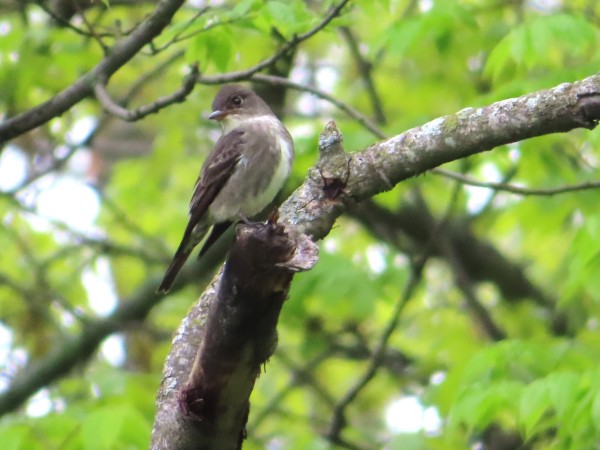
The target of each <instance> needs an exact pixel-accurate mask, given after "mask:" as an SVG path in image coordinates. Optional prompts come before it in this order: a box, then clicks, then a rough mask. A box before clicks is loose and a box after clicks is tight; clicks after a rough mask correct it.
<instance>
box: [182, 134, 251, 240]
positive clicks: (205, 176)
mask: <svg viewBox="0 0 600 450" xmlns="http://www.w3.org/2000/svg"><path fill="white" fill-rule="evenodd" d="M245 134H246V132H245V131H242V130H233V131H231V132H230V133H227V134H225V135H223V136H221V138H220V139H219V140H218V141H217V144H216V146H215V148H214V149H213V151H212V152H211V153H210V155H208V158H207V159H206V161H205V163H204V165H203V166H202V171H201V172H200V176H199V177H198V180H197V181H196V185H195V186H194V194H193V195H192V199H191V201H190V224H188V227H190V225H191V224H192V223H193V225H191V229H193V228H194V226H195V225H196V224H197V223H198V222H199V221H200V219H201V218H202V217H203V216H204V214H205V213H206V211H207V210H208V207H209V206H210V205H211V203H212V202H213V201H214V199H215V197H216V196H217V195H218V194H219V192H221V189H222V188H223V186H224V185H225V183H227V180H229V178H230V177H231V174H232V173H233V171H234V169H235V166H236V165H237V163H238V162H239V160H240V158H241V156H242V149H243V147H244V145H245V144H246V138H245V136H244V135H245ZM191 229H190V232H191Z"/></svg>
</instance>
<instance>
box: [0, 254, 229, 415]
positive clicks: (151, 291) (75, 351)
mask: <svg viewBox="0 0 600 450" xmlns="http://www.w3.org/2000/svg"><path fill="white" fill-rule="evenodd" d="M206 256H207V258H205V259H203V260H202V262H201V263H200V264H196V265H192V266H189V267H186V268H184V270H182V271H181V273H180V275H179V278H178V280H177V283H175V284H174V286H173V289H171V291H172V292H177V291H178V290H179V289H181V288H182V287H184V286H189V285H190V284H199V283H201V282H202V280H203V279H205V278H206V277H207V276H210V275H211V274H212V273H213V271H214V267H215V266H216V264H217V263H218V262H220V260H218V259H217V258H215V257H214V256H212V255H211V254H210V253H207V255H206ZM0 279H1V276H0ZM158 282H159V280H158V279H150V280H148V282H147V283H144V285H143V286H141V287H140V288H139V289H138V290H137V292H136V294H135V295H134V296H133V297H132V298H128V299H121V301H120V303H119V307H118V308H117V309H116V310H115V311H114V312H113V313H112V314H111V315H110V316H108V317H107V318H105V319H97V320H96V321H94V322H91V321H88V322H87V323H86V324H85V325H84V326H83V330H82V331H81V332H80V333H78V334H77V335H76V336H73V337H71V338H67V339H64V340H62V341H61V342H60V344H59V345H56V346H54V348H55V351H53V352H51V353H49V354H48V355H46V356H44V357H43V358H41V359H39V360H37V361H33V362H32V363H31V364H30V365H29V366H27V367H25V368H24V369H23V370H22V371H21V372H20V373H19V374H18V375H17V377H15V378H14V379H13V381H12V383H11V384H10V386H9V388H8V389H7V390H6V391H5V392H2V393H1V394H0V417H1V416H2V415H4V414H7V413H10V412H12V411H14V410H16V409H17V408H19V407H20V406H21V405H22V404H23V403H24V402H25V401H27V399H28V398H29V397H31V396H32V395H33V394H35V393H36V392H37V391H38V390H39V389H40V388H42V387H44V386H48V385H50V384H52V383H54V382H55V381H56V380H57V379H59V378H60V377H62V376H64V375H66V374H68V373H69V372H70V371H71V370H72V369H73V368H74V367H75V366H76V365H78V364H80V363H82V362H84V361H87V360H88V359H89V358H91V357H92V356H93V354H94V353H95V351H96V349H97V348H98V346H99V345H100V344H101V343H102V341H103V340H104V339H105V338H106V337H107V336H109V335H111V334H112V333H115V332H118V331H120V330H123V329H126V328H127V327H128V326H130V325H131V324H132V323H136V322H141V321H143V320H144V319H145V317H146V316H147V315H148V313H149V312H150V311H151V310H152V308H153V307H154V306H156V305H157V304H158V303H160V302H161V301H163V300H164V299H165V298H166V297H165V296H159V295H156V286H157V285H158Z"/></svg>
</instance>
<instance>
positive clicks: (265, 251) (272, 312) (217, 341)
mask: <svg viewBox="0 0 600 450" xmlns="http://www.w3.org/2000/svg"><path fill="white" fill-rule="evenodd" d="M316 258H317V248H316V246H315V244H313V243H312V242H311V241H310V240H308V239H307V238H306V236H299V235H295V234H291V235H290V234H288V233H286V232H285V230H284V228H283V227H282V226H279V225H274V224H272V223H267V224H266V225H263V224H254V225H240V226H238V229H237V238H236V242H235V244H234V246H233V248H232V249H231V251H230V253H229V257H228V259H227V262H226V264H225V268H224V270H223V272H222V273H221V274H220V276H219V277H218V279H217V281H215V282H214V283H213V285H212V286H211V287H210V288H209V289H208V290H207V291H206V292H205V294H204V295H203V297H202V298H201V299H200V302H199V303H198V305H197V307H196V308H194V309H193V310H192V312H191V314H190V315H189V316H188V318H187V319H186V320H185V321H184V322H183V323H182V325H181V327H180V329H179V330H178V333H177V336H176V338H175V341H174V344H173V350H172V352H171V353H170V355H169V358H168V361H167V365H166V368H165V379H164V381H165V382H166V383H167V386H165V385H164V383H163V389H161V393H160V395H159V399H158V413H157V417H156V421H155V425H154V430H153V436H152V446H151V448H152V449H156V450H158V449H161V450H162V449H164V450H167V449H168V450H186V449H190V450H191V449H195V450H204V449H206V450H209V449H210V450H234V449H239V448H241V445H242V441H243V439H244V437H245V425H246V421H247V419H248V412H249V408H250V404H249V398H250V393H251V392H252V388H253V387H254V382H255V381H256V378H257V377H258V375H259V373H260V369H261V366H262V365H263V364H265V363H266V361H267V359H268V358H269V357H270V356H271V355H272V353H273V351H274V350H275V347H276V344H277V331H276V325H277V320H278V318H279V312H280V311H281V307H282V305H283V301H284V300H285V298H286V297H287V292H288V289H289V285H290V282H291V279H292V276H293V274H294V272H297V271H298V270H307V269H309V268H310V267H312V266H313V265H314V264H315V263H316ZM200 322H202V323H203V325H202V327H200V326H199V323H200ZM182 344H183V345H182ZM196 349H197V350H196ZM194 353H195V355H194ZM192 360H193V361H194V362H193V364H191V362H192Z"/></svg>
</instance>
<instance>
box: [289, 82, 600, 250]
mask: <svg viewBox="0 0 600 450" xmlns="http://www.w3.org/2000/svg"><path fill="white" fill-rule="evenodd" d="M591 104H592V105H595V104H600V75H595V76H592V77H589V78H587V79H585V80H582V81H580V82H576V83H563V84H561V85H559V86H557V87H555V88H552V89H548V90H542V91H538V92H534V93H532V94H528V95H524V96H522V97H518V98H513V99H508V100H503V101H500V102H497V103H494V104H492V105H489V106H486V107H481V108H466V109H464V110H462V111H459V112H458V113H455V114H451V115H448V116H444V117H441V118H438V119H435V120H433V121H431V122H428V123H426V124H425V125H422V126H420V127H417V128H413V129H411V130H408V131H406V132H404V133H402V134H399V135H397V136H394V137H392V138H390V139H387V140H384V141H381V142H378V143H376V144H373V145H371V146H370V147H368V148H366V149H365V150H363V151H361V152H357V153H355V154H353V155H351V161H350V164H349V174H348V181H347V183H346V184H347V185H346V187H345V189H344V195H340V196H338V197H336V198H330V197H329V196H328V195H326V194H325V193H324V192H323V181H322V177H321V176H320V174H319V171H318V170H316V169H312V170H311V171H309V175H308V177H307V180H306V182H305V183H304V184H303V185H302V186H300V188H298V189H297V190H296V192H295V193H294V195H292V196H291V197H290V198H289V199H288V201H287V202H286V203H285V204H284V205H283V206H282V208H281V209H280V214H281V217H282V220H284V221H288V220H289V222H290V223H293V224H294V225H295V226H296V227H297V228H298V230H299V231H300V232H302V233H306V234H309V235H311V236H313V238H315V239H320V238H322V237H324V236H325V235H326V234H327V233H328V232H329V230H330V229H331V227H332V226H333V223H334V222H335V219H336V218H337V217H338V216H339V215H341V214H342V213H343V212H344V211H345V210H346V209H347V207H348V206H349V205H351V204H353V203H354V202H355V201H356V200H362V199H365V198H369V197H371V196H373V195H375V194H377V193H379V192H383V191H387V190H390V189H392V188H393V187H394V185H396V184H397V183H399V182H401V181H403V180H405V179H408V178H411V177H413V176H415V175H418V174H421V173H424V172H426V171H428V170H430V169H433V168H434V167H437V166H439V165H441V164H444V163H447V162H451V161H455V160H457V159H461V158H465V157H467V156H470V155H473V154H476V153H481V152H484V151H487V150H491V149H493V148H494V147H497V146H499V145H504V144H508V143H511V142H516V141H520V140H524V139H528V138H531V137H534V136H541V135H544V134H549V133H556V132H566V131H569V130H572V129H575V128H579V127H584V128H590V129H591V128H594V127H595V125H596V122H597V120H598V118H599V117H600V113H598V108H593V107H592V106H590V105H591Z"/></svg>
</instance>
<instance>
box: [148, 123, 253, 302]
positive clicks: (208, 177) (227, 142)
mask: <svg viewBox="0 0 600 450" xmlns="http://www.w3.org/2000/svg"><path fill="white" fill-rule="evenodd" d="M244 134H245V132H244V131H241V130H234V131H232V132H230V133H227V134H225V135H223V136H221V138H220V139H219V140H218V141H217V144H216V145H215V148H214V149H213V151H212V152H211V153H210V155H208V158H207V159H206V161H205V162H204V165H203V166H202V170H201V171H200V176H199V177H198V180H197V181H196V185H195V186H194V194H193V195H192V200H191V201H190V220H189V222H188V224H187V227H186V228H185V231H184V233H183V237H182V238H181V243H180V244H179V247H178V248H177V251H176V252H175V256H174V257H173V260H172V261H171V264H170V266H169V268H168V269H167V272H166V273H165V276H164V278H163V281H162V283H161V284H160V286H159V288H158V292H167V291H168V290H169V289H170V287H171V285H172V284H173V281H175V277H176V276H177V274H178V273H179V271H180V270H181V268H182V267H183V264H184V263H185V261H186V260H187V259H188V257H189V256H190V253H191V252H192V250H193V248H194V246H196V245H197V244H198V241H200V240H201V239H202V235H203V233H199V236H198V237H195V236H193V231H194V228H195V227H196V225H198V224H199V223H200V221H201V220H202V218H203V217H204V215H205V214H206V211H207V210H208V208H209V206H210V205H211V203H212V202H213V201H214V199H215V197H216V196H217V195H218V194H219V192H220V191H221V189H223V186H224V185H225V183H227V180H229V178H230V177H231V174H232V173H233V171H234V170H235V166H236V165H237V163H238V162H239V160H240V158H241V156H242V149H243V147H244V145H245V143H246V140H245V138H244ZM219 228H221V227H219ZM226 228H227V227H225V229H226ZM223 231H225V230H224V229H223V230H222V231H220V233H219V235H220V234H221V233H222V232H223ZM205 232H206V230H205V231H204V233H205ZM216 237H218V236H216ZM209 238H210V237H209ZM215 240H216V238H213V240H212V241H211V243H213V242H214V241H215ZM207 248H208V246H206V245H205V246H204V248H203V251H206V250H207Z"/></svg>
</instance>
